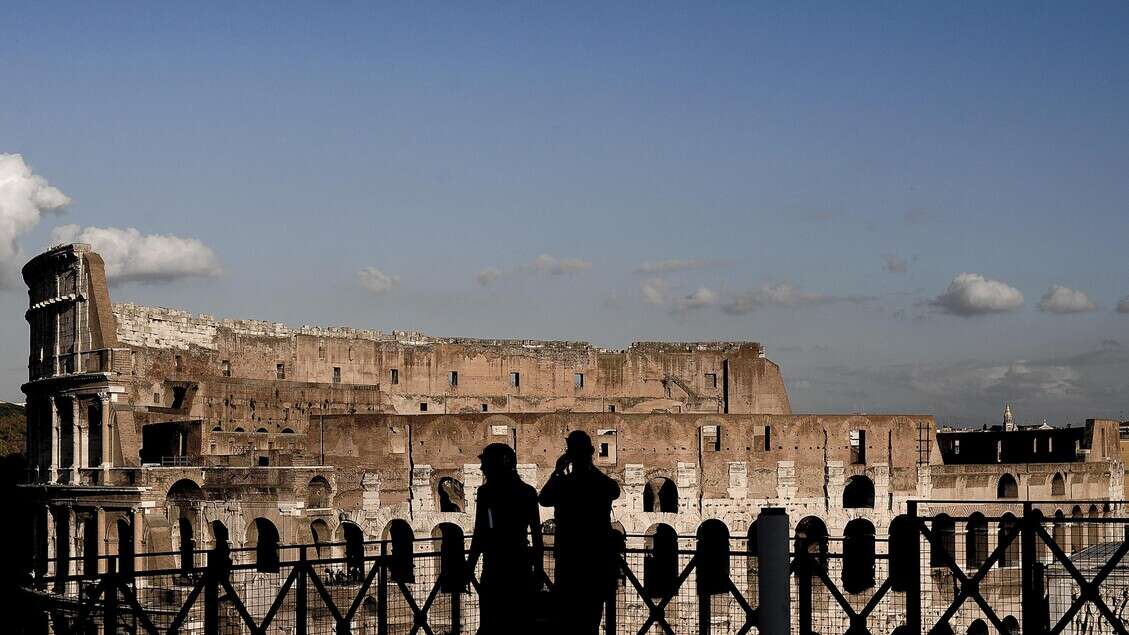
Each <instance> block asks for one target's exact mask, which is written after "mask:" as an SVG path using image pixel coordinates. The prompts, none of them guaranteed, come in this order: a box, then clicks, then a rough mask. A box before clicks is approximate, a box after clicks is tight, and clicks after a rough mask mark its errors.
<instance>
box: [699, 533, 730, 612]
mask: <svg viewBox="0 0 1129 635" xmlns="http://www.w3.org/2000/svg"><path fill="white" fill-rule="evenodd" d="M697 537H698V545H697V550H696V555H697V558H698V576H697V583H698V593H699V594H701V595H715V594H718V593H725V592H727V591H728V590H729V528H728V527H726V526H725V523H723V522H721V521H720V520H717V519H716V518H710V519H709V520H706V521H705V522H703V523H702V524H701V525H699V526H698V536H697Z"/></svg>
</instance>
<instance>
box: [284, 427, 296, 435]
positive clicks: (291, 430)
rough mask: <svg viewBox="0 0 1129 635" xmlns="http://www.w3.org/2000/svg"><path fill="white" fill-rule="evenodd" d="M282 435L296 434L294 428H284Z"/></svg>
mask: <svg viewBox="0 0 1129 635" xmlns="http://www.w3.org/2000/svg"><path fill="white" fill-rule="evenodd" d="M282 434H294V428H283V429H282Z"/></svg>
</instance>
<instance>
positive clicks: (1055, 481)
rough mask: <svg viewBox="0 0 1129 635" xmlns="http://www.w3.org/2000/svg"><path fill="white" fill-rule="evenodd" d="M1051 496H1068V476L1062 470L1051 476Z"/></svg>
mask: <svg viewBox="0 0 1129 635" xmlns="http://www.w3.org/2000/svg"><path fill="white" fill-rule="evenodd" d="M1051 496H1066V478H1065V477H1063V475H1062V473H1061V472H1056V473H1055V475H1054V476H1052V477H1051Z"/></svg>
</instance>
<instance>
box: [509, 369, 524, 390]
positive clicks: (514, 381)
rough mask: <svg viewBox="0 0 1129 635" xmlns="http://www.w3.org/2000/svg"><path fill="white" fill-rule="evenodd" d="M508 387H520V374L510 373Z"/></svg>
mask: <svg viewBox="0 0 1129 635" xmlns="http://www.w3.org/2000/svg"><path fill="white" fill-rule="evenodd" d="M510 385H511V386H513V387H514V388H520V387H521V373H516V372H515V373H510Z"/></svg>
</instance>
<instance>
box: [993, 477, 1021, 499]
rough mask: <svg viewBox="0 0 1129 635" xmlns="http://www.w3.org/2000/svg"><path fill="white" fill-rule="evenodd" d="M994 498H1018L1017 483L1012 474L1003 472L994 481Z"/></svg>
mask: <svg viewBox="0 0 1129 635" xmlns="http://www.w3.org/2000/svg"><path fill="white" fill-rule="evenodd" d="M996 498H1009V499H1010V498H1019V483H1018V482H1016V480H1015V477H1014V476H1012V475H1011V474H1008V473H1006V472H1005V473H1004V475H1003V476H1001V477H1000V480H998V481H996Z"/></svg>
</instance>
